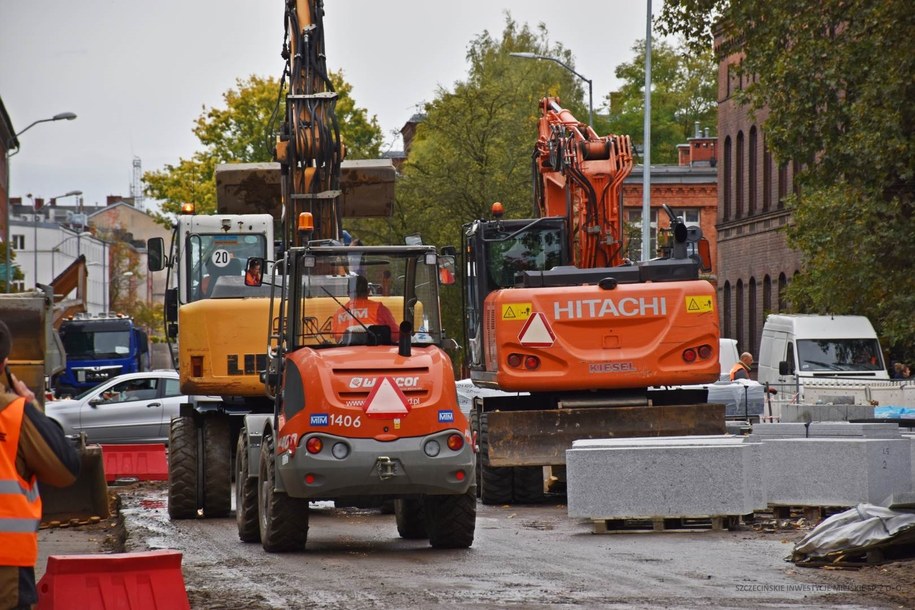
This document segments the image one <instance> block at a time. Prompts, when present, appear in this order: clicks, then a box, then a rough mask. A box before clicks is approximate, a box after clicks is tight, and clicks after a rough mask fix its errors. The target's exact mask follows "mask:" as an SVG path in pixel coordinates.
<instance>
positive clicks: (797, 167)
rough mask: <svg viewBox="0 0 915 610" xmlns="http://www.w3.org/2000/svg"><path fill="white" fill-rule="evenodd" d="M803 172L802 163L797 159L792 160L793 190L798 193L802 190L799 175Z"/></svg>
mask: <svg viewBox="0 0 915 610" xmlns="http://www.w3.org/2000/svg"><path fill="white" fill-rule="evenodd" d="M799 173H801V164H800V163H798V162H797V161H792V162H791V192H792V193H794V194H795V195H797V194H798V193H800V192H801V183H800V182H798V180H797V175H798V174H799Z"/></svg>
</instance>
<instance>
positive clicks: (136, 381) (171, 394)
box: [45, 370, 189, 443]
mask: <svg viewBox="0 0 915 610" xmlns="http://www.w3.org/2000/svg"><path fill="white" fill-rule="evenodd" d="M186 402H189V397H188V396H186V395H184V394H182V393H181V390H180V389H179V388H178V373H177V372H175V371H173V370H160V371H147V372H144V373H128V374H126V375H119V376H117V377H112V378H111V379H109V380H108V381H105V382H104V383H101V384H99V385H97V386H95V387H94V388H92V389H91V390H87V391H85V392H83V393H82V394H80V395H79V396H77V397H76V398H73V399H68V400H52V401H48V402H47V403H45V414H47V416H48V417H50V418H51V419H52V420H54V422H56V423H57V424H58V425H59V426H60V427H61V428H62V429H63V431H64V434H67V435H72V434H78V433H80V432H85V433H86V437H87V441H88V442H90V443H167V442H168V428H169V423H170V422H171V420H172V418H173V417H177V415H178V409H179V405H180V404H181V403H186Z"/></svg>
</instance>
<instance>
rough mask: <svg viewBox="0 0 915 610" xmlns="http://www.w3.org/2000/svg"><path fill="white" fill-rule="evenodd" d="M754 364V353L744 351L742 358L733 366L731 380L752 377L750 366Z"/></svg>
mask: <svg viewBox="0 0 915 610" xmlns="http://www.w3.org/2000/svg"><path fill="white" fill-rule="evenodd" d="M751 366H753V354H751V353H750V352H744V353H742V354H740V360H738V361H737V363H736V364H735V365H734V366H733V367H731V375H730V379H731V381H735V380H737V379H749V378H750V367H751Z"/></svg>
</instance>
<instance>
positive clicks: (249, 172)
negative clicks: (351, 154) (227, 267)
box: [216, 159, 396, 218]
mask: <svg viewBox="0 0 915 610" xmlns="http://www.w3.org/2000/svg"><path fill="white" fill-rule="evenodd" d="M395 173H396V172H395V170H394V165H393V163H391V160H390V159H369V160H355V161H344V162H343V163H342V164H341V167H340V194H341V195H342V206H343V209H342V216H343V217H344V218H376V217H388V216H390V215H391V214H392V213H393V212H394V177H395ZM280 181H281V176H280V164H279V163H222V164H219V165H217V166H216V209H217V211H218V212H219V213H220V214H271V215H273V217H274V218H280V217H281V215H282V212H281V210H282V203H281V196H280Z"/></svg>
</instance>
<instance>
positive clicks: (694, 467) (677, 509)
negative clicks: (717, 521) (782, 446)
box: [566, 435, 765, 519]
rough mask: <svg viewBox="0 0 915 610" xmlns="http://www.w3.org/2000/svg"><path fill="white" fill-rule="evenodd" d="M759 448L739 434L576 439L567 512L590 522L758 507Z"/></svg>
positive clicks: (569, 463) (761, 504) (761, 501)
mask: <svg viewBox="0 0 915 610" xmlns="http://www.w3.org/2000/svg"><path fill="white" fill-rule="evenodd" d="M761 449H762V445H761V444H760V443H752V442H747V441H746V437H740V436H730V435H723V436H687V437H663V438H633V439H606V440H604V439H592V440H580V441H575V443H574V444H573V445H572V449H569V450H568V451H566V475H567V497H568V512H569V516H571V517H584V518H590V519H637V518H651V517H663V518H690V517H715V516H733V515H745V514H749V513H752V512H753V511H756V510H759V509H761V508H765V497H764V496H763V493H762V487H761V486H760V484H759V482H760V480H761V477H762V473H761V469H760V465H761V463H762V452H761Z"/></svg>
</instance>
